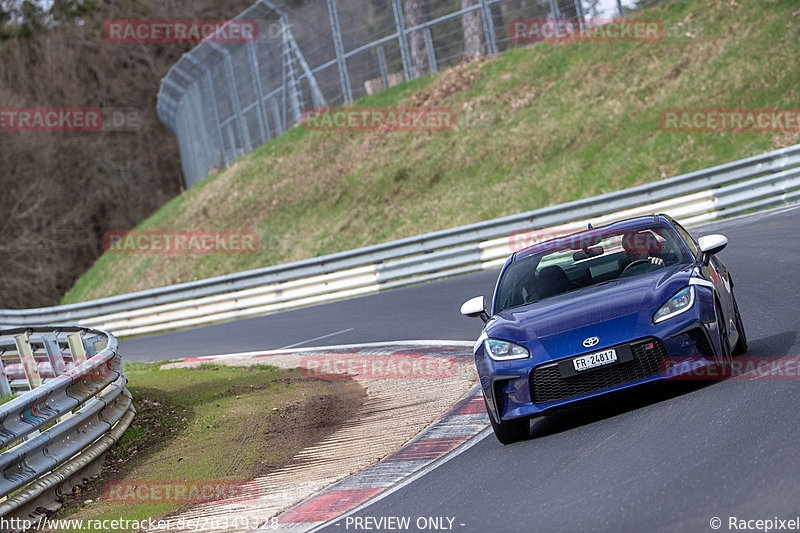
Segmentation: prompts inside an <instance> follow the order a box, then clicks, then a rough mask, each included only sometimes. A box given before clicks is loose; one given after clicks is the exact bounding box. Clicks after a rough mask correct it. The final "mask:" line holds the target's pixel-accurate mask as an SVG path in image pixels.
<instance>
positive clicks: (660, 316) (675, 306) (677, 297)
mask: <svg viewBox="0 0 800 533" xmlns="http://www.w3.org/2000/svg"><path fill="white" fill-rule="evenodd" d="M692 305H694V287H692V286H689V287H684V288H683V289H681V290H679V291H678V292H676V293H675V294H673V295H672V297H671V298H670V299H669V300H667V301H666V302H665V303H664V305H662V306H661V307H659V308H658V311H656V313H655V314H654V315H653V323H655V324H658V323H659V322H663V321H664V320H667V319H668V318H672V317H674V316H676V315H679V314H681V313H683V312H686V311H688V310H689V309H691V308H692Z"/></svg>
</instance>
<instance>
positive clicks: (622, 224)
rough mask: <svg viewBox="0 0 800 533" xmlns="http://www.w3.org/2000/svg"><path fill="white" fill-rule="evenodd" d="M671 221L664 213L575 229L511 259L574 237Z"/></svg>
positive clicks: (528, 248)
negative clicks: (580, 229) (579, 229)
mask: <svg viewBox="0 0 800 533" xmlns="http://www.w3.org/2000/svg"><path fill="white" fill-rule="evenodd" d="M671 223H672V219H671V218H670V217H669V216H667V215H664V214H658V215H645V216H639V217H634V218H626V219H625V220H620V221H617V222H612V223H611V224H606V225H604V226H597V227H595V228H591V229H585V230H582V231H576V232H575V233H570V234H569V235H564V236H562V237H556V238H554V239H550V240H547V241H544V242H540V243H536V244H534V245H532V246H529V247H527V248H525V249H523V250H520V251H519V252H517V253H516V254H514V256H513V259H512V261H519V260H521V259H525V258H526V257H529V256H531V255H534V254H538V253H542V252H546V251H548V250H552V249H556V248H562V247H564V246H568V245H570V244H571V243H572V242H574V241H575V239H576V238H580V239H581V240H583V239H586V240H587V241H591V239H592V238H593V237H601V236H603V235H607V234H608V233H613V232H616V231H625V230H633V229H637V228H645V227H648V226H652V225H654V224H669V225H671Z"/></svg>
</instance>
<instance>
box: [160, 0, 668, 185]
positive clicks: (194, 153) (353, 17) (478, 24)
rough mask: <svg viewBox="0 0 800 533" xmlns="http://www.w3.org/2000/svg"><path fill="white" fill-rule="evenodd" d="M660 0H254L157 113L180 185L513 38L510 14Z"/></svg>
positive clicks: (580, 17) (591, 15)
mask: <svg viewBox="0 0 800 533" xmlns="http://www.w3.org/2000/svg"><path fill="white" fill-rule="evenodd" d="M664 1H668V0H661V1H659V0H626V1H625V2H624V6H623V3H622V1H621V0H614V1H611V2H608V1H606V2H602V1H600V0H314V1H310V2H297V1H292V0H285V1H283V2H276V3H272V2H270V1H267V0H259V1H258V2H256V3H255V4H253V5H252V6H251V7H250V8H248V9H247V10H245V11H244V12H243V13H241V14H240V15H238V16H237V17H235V18H236V19H237V20H243V21H252V22H254V23H255V24H256V25H257V27H258V32H257V33H255V35H254V38H253V39H250V40H248V41H247V42H223V41H224V39H222V38H211V39H209V40H208V41H207V42H203V43H202V44H200V45H198V46H196V47H195V48H193V49H192V50H191V51H190V52H189V53H187V54H185V55H184V56H183V57H182V58H181V59H180V60H179V61H178V62H177V63H176V64H175V65H173V67H172V68H171V69H170V71H169V72H168V74H167V75H166V77H165V78H164V79H163V81H162V83H161V88H160V90H159V93H158V105H157V111H158V115H159V117H160V119H161V121H162V122H163V123H164V124H165V125H166V126H167V127H168V128H169V129H170V131H172V132H173V133H174V134H175V136H176V137H177V139H178V145H179V147H180V154H181V162H182V165H183V172H184V178H185V180H186V185H187V186H192V185H194V184H196V183H198V182H200V181H202V180H203V179H205V177H206V176H207V175H208V174H209V172H211V171H212V170H214V169H219V168H224V167H227V166H228V165H230V164H231V163H233V162H234V161H235V160H236V159H238V158H239V157H241V156H243V155H245V154H247V153H249V152H251V151H253V150H254V149H256V148H258V147H259V146H261V145H262V144H264V143H265V142H266V141H268V140H270V139H273V138H275V137H277V136H279V135H282V134H283V133H285V132H286V131H287V130H288V129H289V128H291V127H292V126H293V125H294V124H297V123H298V122H299V121H300V120H301V119H302V118H303V117H304V116H305V114H306V113H307V112H308V110H310V109H318V108H325V107H336V106H340V105H343V104H348V103H351V102H354V101H355V100H357V99H359V98H361V97H362V96H364V95H367V94H372V93H375V92H378V91H380V90H382V89H384V88H387V87H390V86H393V85H397V84H398V83H401V82H403V81H407V80H411V79H414V78H417V77H419V76H421V75H424V74H428V73H436V72H438V71H439V70H440V69H444V68H447V67H450V66H454V65H457V64H458V63H459V62H461V61H462V60H464V59H472V58H475V57H477V56H483V57H489V56H493V55H497V54H500V53H503V52H505V51H506V50H508V49H510V48H513V47H515V46H521V45H524V44H525V43H520V42H519V40H518V39H515V38H514V35H512V32H513V30H512V29H511V27H512V23H513V21H516V20H520V19H528V20H530V19H558V20H574V21H578V22H579V23H581V24H583V22H584V21H591V20H603V19H605V18H610V17H619V16H623V15H626V14H628V13H630V12H634V11H636V10H638V9H641V8H644V7H649V6H652V5H654V4H657V3H664Z"/></svg>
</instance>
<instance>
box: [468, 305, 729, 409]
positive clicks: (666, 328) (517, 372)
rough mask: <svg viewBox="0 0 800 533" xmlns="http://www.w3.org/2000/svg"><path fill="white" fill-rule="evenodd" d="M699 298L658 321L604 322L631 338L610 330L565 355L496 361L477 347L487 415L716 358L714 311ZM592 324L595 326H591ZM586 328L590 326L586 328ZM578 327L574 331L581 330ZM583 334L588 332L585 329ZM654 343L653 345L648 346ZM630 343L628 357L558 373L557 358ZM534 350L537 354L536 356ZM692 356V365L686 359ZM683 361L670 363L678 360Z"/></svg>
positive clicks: (555, 405) (567, 401)
mask: <svg viewBox="0 0 800 533" xmlns="http://www.w3.org/2000/svg"><path fill="white" fill-rule="evenodd" d="M704 307H705V306H703V305H702V304H701V302H697V303H696V304H695V306H694V307H693V309H691V310H690V311H688V312H686V313H684V314H682V315H679V316H677V317H675V318H673V319H670V320H667V321H665V322H662V323H661V324H655V325H654V324H652V323H649V324H648V325H647V326H646V327H642V325H641V317H639V316H629V317H621V318H619V319H615V320H612V321H609V322H608V323H605V324H603V328H604V330H606V331H616V332H624V331H629V332H631V334H630V338H624V337H617V338H614V337H613V336H609V338H610V343H609V344H605V345H598V346H595V347H593V348H592V349H591V350H590V351H582V352H581V351H579V352H575V353H570V354H568V355H566V356H564V357H559V358H549V357H542V356H541V354H537V352H536V351H535V350H532V355H531V357H530V358H528V359H523V360H517V361H495V360H492V359H490V358H489V357H488V356H487V355H486V354H485V353H484V351H483V350H484V348H483V346H482V345H479V346H478V347H476V348H477V349H476V352H475V362H476V366H477V368H478V374H479V376H480V377H481V385H482V387H483V393H484V395H485V396H486V398H487V400H488V402H487V403H488V405H489V409H490V411H491V412H490V416H492V417H494V418H495V420H499V419H501V420H510V419H514V418H521V417H529V418H530V417H535V416H541V415H544V414H547V413H548V412H549V411H554V410H557V409H560V408H563V407H568V406H570V405H571V404H575V403H577V402H582V401H585V400H588V399H591V398H595V397H598V396H602V395H605V394H609V393H612V392H615V391H619V390H624V389H628V388H631V387H636V386H639V385H642V384H645V383H650V382H654V381H659V380H664V379H670V378H674V377H677V376H680V375H682V373H681V368H687V369H691V370H692V371H696V370H697V369H698V368H701V367H704V366H709V365H714V364H716V363H718V362H719V361H718V359H717V357H716V354H717V353H718V346H717V344H718V343H717V342H716V341H715V340H714V339H715V338H716V335H715V334H714V333H715V331H716V330H715V329H714V328H715V324H713V323H712V320H713V316H709V315H708V313H703V311H702V309H703V308H704ZM595 330H596V328H595ZM587 332H588V330H587ZM583 334H584V332H580V333H579V334H578V336H581V335H583ZM587 336H589V335H588V333H587ZM650 345H652V347H651V348H648V346H650ZM624 346H630V347H631V355H632V358H630V356H629V359H628V360H626V361H623V360H622V359H620V361H618V362H617V363H614V364H611V365H606V366H600V367H597V368H594V369H590V370H585V371H583V372H581V373H579V374H577V375H574V376H569V377H562V375H561V374H560V373H559V369H558V363H559V362H561V361H568V360H571V359H572V358H573V357H575V356H579V355H584V354H586V353H594V352H598V351H602V350H604V349H607V348H612V347H624ZM537 355H539V356H538V357H537ZM687 361H691V362H692V365H685V363H686V362H687ZM679 362H680V363H683V364H682V365H679V366H674V365H675V364H677V363H679Z"/></svg>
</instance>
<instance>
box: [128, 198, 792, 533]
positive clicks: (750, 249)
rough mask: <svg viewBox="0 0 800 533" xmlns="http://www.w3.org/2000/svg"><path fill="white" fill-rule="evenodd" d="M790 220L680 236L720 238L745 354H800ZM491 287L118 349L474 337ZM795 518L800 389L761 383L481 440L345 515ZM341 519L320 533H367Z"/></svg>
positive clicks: (666, 396) (574, 414)
mask: <svg viewBox="0 0 800 533" xmlns="http://www.w3.org/2000/svg"><path fill="white" fill-rule="evenodd" d="M799 223H800V208H791V209H784V210H779V211H771V212H768V213H763V214H757V215H751V216H748V217H742V218H738V219H734V220H731V221H722V222H718V223H714V224H711V225H707V226H703V227H700V228H696V229H694V230H693V233H694V234H695V235H696V236H700V235H707V234H710V233H716V232H721V233H724V234H725V235H726V236H727V237H728V239H729V241H730V244H729V245H728V248H727V249H726V250H725V251H723V252H722V253H721V254H720V257H721V258H722V259H723V260H724V261H725V263H726V265H727V266H728V268H729V269H730V270H731V273H732V275H733V277H734V283H735V293H736V296H737V299H738V301H739V307H740V309H741V313H742V317H743V320H744V324H745V328H746V331H747V335H748V338H749V341H750V351H749V352H748V354H747V357H779V356H800V342H799V341H798V319H799V318H800V244H798V227H799V226H800V224H799ZM496 275H497V273H496V272H485V273H479V274H474V275H467V276H461V277H458V278H453V279H447V280H443V281H438V282H432V283H427V284H423V285H418V286H413V287H407V288H403V289H397V290H394V291H390V292H385V293H379V294H375V295H370V296H365V297H361V298H355V299H351V300H346V301H342V302H335V303H330V304H325V305H320V306H316V307H310V308H305V309H299V310H295V311H288V312H284V313H280V314H275V315H269V316H265V317H260V318H253V319H247V320H240V321H236V322H230V323H227V324H220V325H215V326H209V327H204V328H197V329H192V330H185V331H181V332H175V333H166V334H162V335H156V336H152V337H147V338H140V339H131V340H127V341H124V342H123V343H122V345H121V351H122V354H123V356H124V358H125V360H127V361H131V360H163V359H169V358H176V357H185V356H196V355H210V354H219V353H230V352H240V351H257V350H267V349H275V348H282V347H286V346H291V345H293V344H297V345H298V346H301V347H310V346H319V345H330V344H344V343H355V342H373V341H388V340H402V339H453V340H473V339H475V338H476V337H477V335H478V334H479V333H480V322H479V321H477V320H471V321H470V320H467V319H464V318H462V317H461V316H460V315H459V314H458V308H459V306H460V304H461V303H462V302H463V301H464V300H466V299H467V298H469V297H471V296H474V295H477V294H484V295H487V296H488V295H489V294H490V292H491V290H492V288H493V285H494V281H495V277H496ZM317 337H320V338H317ZM390 426H391V424H387V431H390V430H391V427H390ZM798 516H800V380H797V379H782V380H776V379H762V380H727V381H722V382H713V383H705V384H700V385H692V384H686V383H671V384H666V385H661V384H659V385H656V386H649V387H645V388H640V389H638V390H637V391H636V392H633V393H626V394H621V395H616V396H614V397H612V398H609V399H607V400H605V401H602V402H600V403H596V404H592V405H589V406H585V407H583V408H581V409H576V410H571V411H568V412H563V413H559V414H556V415H552V416H549V417H545V418H541V419H537V420H536V421H534V423H533V424H532V430H531V438H530V439H528V440H525V441H522V442H519V443H516V444H513V445H510V446H502V445H501V444H499V443H498V442H497V441H496V440H495V439H494V437H493V436H491V435H490V436H489V437H488V438H484V439H483V440H481V441H480V442H478V443H477V444H475V445H474V446H472V447H470V448H469V449H467V450H466V451H464V452H463V453H460V454H458V455H455V456H453V457H452V458H450V460H448V461H446V462H444V463H443V464H441V466H439V467H438V468H436V469H435V470H433V471H432V472H430V473H429V474H428V475H425V476H422V477H420V478H418V479H416V480H415V481H413V482H411V483H410V484H408V485H406V486H404V487H401V488H400V489H399V490H396V491H395V492H393V493H391V494H389V495H388V496H386V497H385V498H383V499H380V500H378V501H376V502H374V503H373V504H371V505H369V506H367V507H365V508H364V509H362V510H360V511H359V512H358V513H356V514H355V515H354V517H353V518H355V517H360V518H366V517H370V518H375V519H380V518H381V517H410V518H411V526H412V527H411V529H410V530H411V531H415V530H417V528H416V527H415V525H416V520H417V519H418V518H420V517H449V518H453V519H454V520H453V528H454V530H456V531H476V532H483V531H537V532H550V531H567V532H571V531H591V532H598V531H613V532H620V531H636V532H640V531H714V529H712V527H711V521H712V518H715V517H718V518H720V519H721V523H722V527H721V528H720V529H717V531H733V530H735V529H729V527H728V526H729V520H730V517H736V518H737V519H740V520H741V519H745V520H755V519H773V520H774V519H775V518H776V517H777V518H778V519H796V517H798ZM354 523H355V522H351V523H350V524H349V526H348V525H347V524H346V523H345V522H344V521H341V522H340V523H338V525H332V526H330V527H328V528H327V529H326V531H337V532H341V531H366V530H367V529H366V528H365V527H362V528H356V527H354ZM444 523H445V524H447V523H448V521H447V520H445V521H444ZM361 524H362V525H366V524H367V522H361ZM369 524H370V525H371V526H374V524H375V523H374V522H369ZM461 524H463V525H461ZM751 524H752V525H755V524H754V523H751ZM776 527H778V526H777V525H776ZM370 530H371V531H378V530H387V529H370ZM420 530H430V529H424V528H423V529H420Z"/></svg>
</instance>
